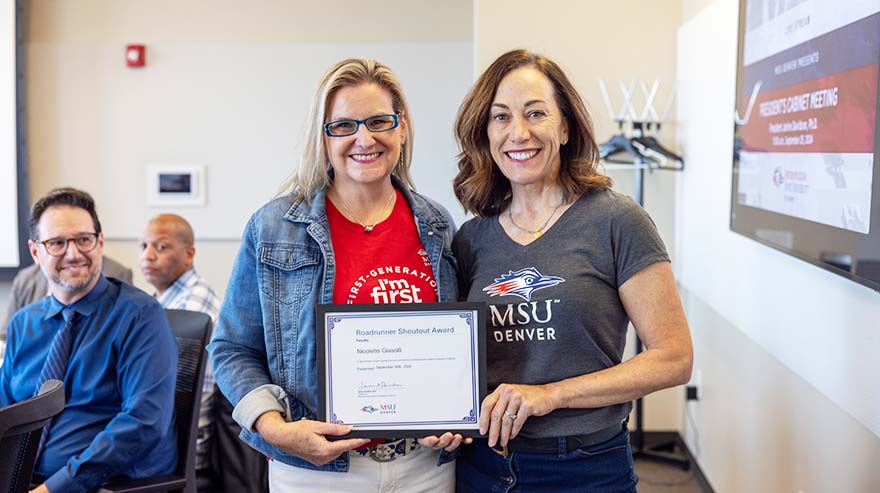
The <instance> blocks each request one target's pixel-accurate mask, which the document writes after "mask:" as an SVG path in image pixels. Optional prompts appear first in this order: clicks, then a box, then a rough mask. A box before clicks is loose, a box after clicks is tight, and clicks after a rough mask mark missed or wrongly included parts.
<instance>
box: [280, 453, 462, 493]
mask: <svg viewBox="0 0 880 493" xmlns="http://www.w3.org/2000/svg"><path fill="white" fill-rule="evenodd" d="M439 454H440V452H439V451H436V450H431V449H429V448H425V447H421V448H419V449H418V450H414V451H412V452H409V453H407V454H406V455H404V456H401V457H398V458H397V459H395V460H393V461H390V462H376V461H374V460H373V459H371V458H370V457H369V456H361V455H360V454H358V453H354V452H352V453H349V454H348V456H349V458H350V460H349V467H348V472H330V471H313V470H311V469H303V468H301V467H294V466H289V465H287V464H284V463H282V462H278V461H274V460H273V461H269V491H270V492H271V493H287V492H296V493H311V492H315V493H321V492H328V491H332V492H356V493H362V492H377V493H386V492H387V493H391V492H393V493H417V492H438V493H452V492H454V491H455V463H454V462H450V463H448V464H443V465H442V466H437V456H438V455H439Z"/></svg>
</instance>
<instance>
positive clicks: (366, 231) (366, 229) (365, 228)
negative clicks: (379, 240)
mask: <svg viewBox="0 0 880 493" xmlns="http://www.w3.org/2000/svg"><path fill="white" fill-rule="evenodd" d="M371 231H373V227H372V226H364V233H369V232H371Z"/></svg>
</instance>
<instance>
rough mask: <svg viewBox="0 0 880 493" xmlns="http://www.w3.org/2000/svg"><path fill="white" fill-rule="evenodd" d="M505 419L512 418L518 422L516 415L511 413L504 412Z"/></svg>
mask: <svg viewBox="0 0 880 493" xmlns="http://www.w3.org/2000/svg"><path fill="white" fill-rule="evenodd" d="M504 417H505V418H510V419H511V420H513V421H516V414H513V413H512V412H510V411H504Z"/></svg>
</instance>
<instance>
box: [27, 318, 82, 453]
mask: <svg viewBox="0 0 880 493" xmlns="http://www.w3.org/2000/svg"><path fill="white" fill-rule="evenodd" d="M61 315H62V316H63V317H64V327H62V328H61V330H59V331H58V332H57V333H56V334H55V338H54V339H52V345H51V346H49V356H48V357H47V358H46V362H45V363H44V364H43V370H42V371H41V372H40V380H39V381H38V382H37V387H36V389H34V395H37V394H39V393H40V387H42V386H43V383H45V382H46V381H47V380H61V381H62V382H63V381H64V374H65V373H66V372H67V361H68V360H69V359H70V348H71V347H73V338H74V337H75V336H76V311H74V310H73V309H71V308H65V309H64V310H63V311H62V312H61ZM51 427H52V421H50V422H49V423H48V424H47V425H46V426H45V427H44V428H43V433H42V435H41V436H40V445H39V448H38V449H37V457H39V456H40V455H39V454H41V453H42V452H43V445H45V444H46V439H47V438H48V437H49V428H51Z"/></svg>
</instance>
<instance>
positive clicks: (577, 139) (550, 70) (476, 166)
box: [452, 50, 611, 217]
mask: <svg viewBox="0 0 880 493" xmlns="http://www.w3.org/2000/svg"><path fill="white" fill-rule="evenodd" d="M522 67H532V68H535V69H537V70H538V71H539V72H541V73H542V74H544V76H545V77H547V79H548V80H549V81H550V82H551V83H552V84H553V89H554V92H555V95H556V104H557V105H558V106H559V110H560V111H561V112H562V116H563V117H564V118H565V120H566V122H567V123H568V134H569V141H568V142H567V143H566V145H564V146H562V147H561V148H560V150H559V157H560V161H561V162H560V169H559V182H560V184H561V185H562V189H563V198H564V200H565V201H566V202H567V201H570V200H571V199H573V198H576V197H578V196H580V195H582V194H584V193H586V192H588V191H590V190H602V189H606V188H609V187H610V186H611V179H610V178H608V177H607V176H605V175H603V174H601V173H600V172H599V171H598V170H597V165H598V163H599V147H598V146H597V145H596V140H595V138H594V136H593V135H594V134H593V124H592V121H591V120H590V114H589V112H587V108H586V106H585V105H584V102H583V100H582V99H581V96H580V94H578V92H577V90H576V89H575V88H574V85H573V84H572V83H571V81H569V80H568V77H566V75H565V72H563V71H562V69H561V68H560V67H559V65H557V64H556V63H555V62H554V61H553V60H550V59H549V58H547V57H546V56H543V55H539V54H537V53H533V52H531V51H528V50H513V51H509V52H507V53H505V54H503V55H501V56H500V57H498V59H497V60H495V61H494V62H493V63H492V65H490V66H489V68H487V69H486V71H485V72H483V74H482V75H480V78H479V79H477V81H476V82H475V83H474V85H473V87H472V88H471V90H470V92H468V94H467V96H465V98H464V101H462V103H461V107H460V108H459V109H458V116H456V119H455V138H456V140H457V141H458V145H459V147H460V148H461V152H460V153H459V154H458V174H457V175H456V176H455V179H454V180H453V182H452V183H453V188H454V189H455V196H456V197H457V198H458V201H459V202H461V205H462V206H464V210H465V211H467V212H473V213H474V214H476V215H477V216H481V217H486V216H493V215H496V214H499V213H501V212H502V211H503V210H504V209H506V208H507V206H508V205H509V204H510V200H511V188H510V181H509V180H508V179H507V178H506V177H505V176H504V175H503V174H502V173H501V170H500V169H499V168H498V165H497V164H495V160H494V159H493V158H492V154H491V152H490V150H489V135H488V133H487V128H488V125H489V109H490V106H491V105H492V101H493V100H494V99H495V91H497V90H498V86H499V85H500V84H501V80H502V79H503V78H504V77H505V76H506V75H507V74H509V73H510V72H513V71H514V70H516V69H518V68H522Z"/></svg>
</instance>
